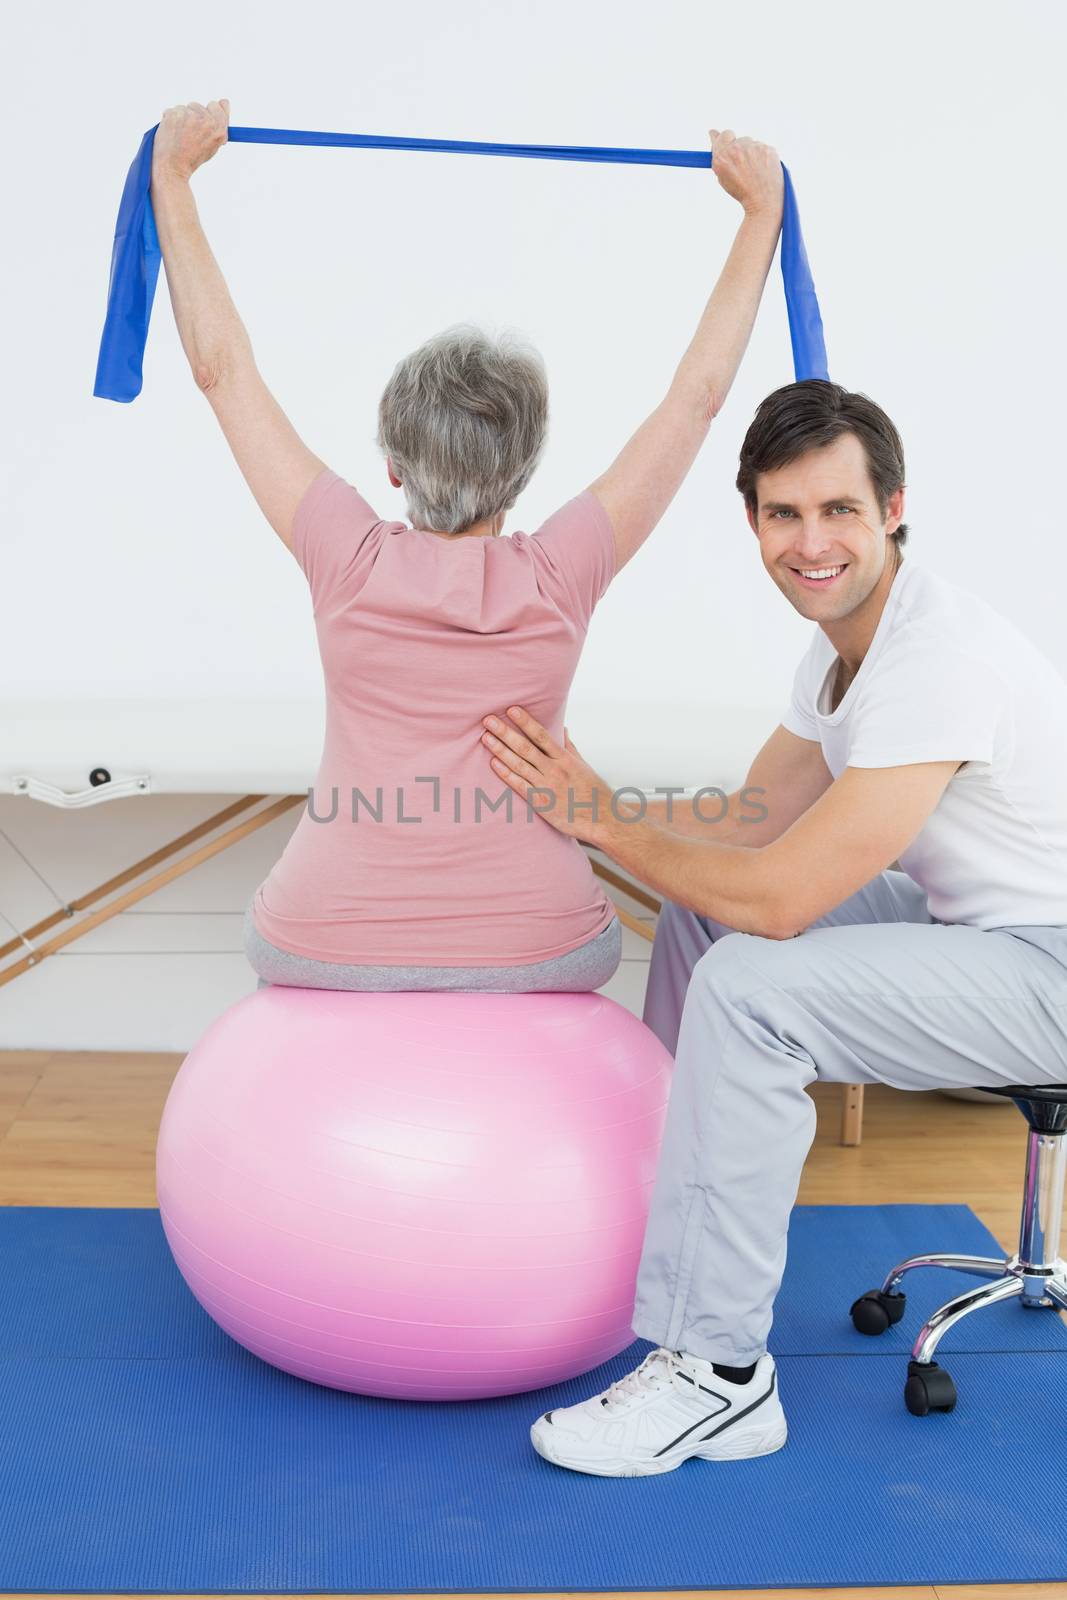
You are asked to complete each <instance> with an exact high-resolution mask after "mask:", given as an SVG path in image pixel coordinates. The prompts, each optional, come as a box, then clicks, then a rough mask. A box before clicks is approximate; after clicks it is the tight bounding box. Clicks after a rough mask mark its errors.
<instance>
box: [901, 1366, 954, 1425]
mask: <svg viewBox="0 0 1067 1600" xmlns="http://www.w3.org/2000/svg"><path fill="white" fill-rule="evenodd" d="M904 1404H905V1405H906V1406H907V1408H908V1410H909V1411H910V1412H911V1414H912V1416H913V1417H926V1416H929V1414H930V1412H931V1411H953V1410H954V1409H955V1406H956V1385H955V1384H954V1383H953V1381H952V1379H951V1378H950V1377H949V1375H948V1373H947V1372H946V1371H945V1369H944V1367H939V1366H938V1364H937V1362H936V1361H909V1362H908V1381H907V1383H906V1384H905V1385H904Z"/></svg>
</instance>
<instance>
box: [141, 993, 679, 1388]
mask: <svg viewBox="0 0 1067 1600" xmlns="http://www.w3.org/2000/svg"><path fill="white" fill-rule="evenodd" d="M672 1067H673V1062H672V1059H671V1056H670V1055H669V1053H668V1052H667V1051H666V1050H665V1049H664V1048H663V1046H662V1045H661V1044H660V1042H659V1040H658V1039H657V1038H656V1036H655V1035H654V1034H653V1033H652V1032H650V1030H649V1029H648V1028H646V1027H645V1026H644V1024H643V1023H642V1022H639V1021H638V1019H637V1018H636V1017H634V1016H633V1015H631V1013H630V1012H628V1011H626V1010H624V1009H623V1007H622V1006H619V1005H616V1004H615V1003H614V1001H611V1000H608V999H605V998H604V997H603V996H602V995H599V994H460V993H452V994H449V993H421V992H405V993H396V994H361V993H342V992H338V991H336V990H325V989H296V988H289V987H283V986H279V985H271V986H270V987H268V988H264V989H260V990H258V991H257V992H256V993H255V994H252V995H249V996H248V997H247V998H246V999H244V1000H240V1001H239V1002H238V1003H237V1004H236V1005H234V1006H231V1008H230V1009H229V1010H228V1011H226V1012H224V1013H223V1015H222V1016H221V1017H219V1018H218V1020H217V1021H216V1022H215V1023H213V1025H212V1026H211V1027H210V1028H209V1029H208V1031H207V1033H206V1034H205V1035H204V1037H203V1039H201V1040H200V1042H199V1043H198V1044H197V1045H196V1046H195V1047H194V1048H193V1049H192V1050H191V1051H190V1053H189V1055H188V1056H187V1057H186V1059H185V1061H184V1062H183V1063H182V1066H181V1068H180V1070H179V1072H178V1074H177V1077H176V1078H175V1080H174V1083H173V1085H172V1087H171V1091H170V1094H169V1096H168V1098H167V1103H166V1106H165V1108H164V1111H163V1118H162V1121H161V1124H160V1129H159V1142H158V1147H157V1152H156V1183H157V1191H158V1197H159V1209H160V1216H161V1219H162V1223H163V1229H164V1232H165V1233H166V1236H167V1241H168V1243H169V1245H170V1248H171V1250H172V1252H173V1254H174V1259H175V1261H176V1263H177V1265H178V1269H179V1271H180V1272H181V1274H182V1276H183V1277H184V1279H185V1281H186V1283H187V1284H188V1285H189V1288H190V1289H191V1290H192V1292H193V1294H194V1295H195V1296H196V1298H197V1300H198V1301H199V1302H200V1304H201V1305H202V1306H203V1308H204V1310H205V1311H207V1313H208V1314H209V1316H211V1317H212V1318H213V1319H214V1320H215V1322H217V1323H218V1324H219V1326H220V1327H221V1328H223V1329H224V1330H225V1331H226V1332H227V1333H228V1334H230V1335H231V1336H232V1337H233V1338H234V1339H236V1340H237V1342H238V1343H239V1344H241V1345H243V1346H244V1347H245V1349H247V1350H250V1351H252V1353H253V1354H255V1355H257V1356H260V1357H261V1358H262V1359H263V1360H264V1361H267V1362H269V1363H270V1364H271V1365H272V1366H275V1367H280V1368H281V1369H282V1370H283V1371H285V1372H290V1373H293V1374H294V1375H295V1376H297V1377H300V1378H307V1379H309V1380H310V1381H311V1382H313V1383H320V1384H325V1385H327V1386H328V1387H330V1388H334V1389H346V1390H350V1391H352V1392H354V1393H357V1394H366V1395H383V1396H388V1397H390V1398H396V1399H407V1400H469V1399H477V1398H483V1397H488V1396H491V1395H504V1394H519V1393H522V1392H524V1391H527V1390H531V1389H540V1388H543V1387H545V1386H546V1385H548V1384H554V1383H558V1382H560V1381H561V1380H562V1379H565V1378H571V1377H575V1376H577V1375H578V1374H579V1373H583V1372H588V1371H589V1370H590V1369H591V1368H593V1367H596V1366H598V1365H599V1364H600V1363H601V1362H602V1361H607V1360H608V1359H609V1358H610V1357H611V1356H614V1355H617V1354H618V1353H619V1351H621V1350H624V1349H625V1348H626V1346H627V1345H628V1344H630V1343H631V1341H632V1340H633V1338H634V1335H633V1333H632V1332H631V1328H630V1324H631V1319H632V1316H633V1305H634V1287H635V1280H636V1275H637V1265H638V1260H639V1257H640V1254H641V1245H642V1241H643V1237H644V1231H645V1224H646V1221H647V1216H648V1207H649V1202H650V1199H651V1192H652V1185H653V1181H654V1179H655V1173H656V1163H657V1157H658V1154H659V1146H660V1142H661V1139H662V1134H663V1124H664V1119H665V1113H666V1105H667V1097H668V1091H669V1088H670V1074H671V1070H672Z"/></svg>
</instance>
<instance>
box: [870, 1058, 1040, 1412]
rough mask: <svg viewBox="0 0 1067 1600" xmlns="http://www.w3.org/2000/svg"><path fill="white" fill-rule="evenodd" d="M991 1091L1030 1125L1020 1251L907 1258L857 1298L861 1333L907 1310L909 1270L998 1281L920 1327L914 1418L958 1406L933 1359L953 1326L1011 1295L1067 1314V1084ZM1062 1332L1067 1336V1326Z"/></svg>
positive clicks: (912, 1380) (911, 1392)
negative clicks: (1063, 1245)
mask: <svg viewBox="0 0 1067 1600" xmlns="http://www.w3.org/2000/svg"><path fill="white" fill-rule="evenodd" d="M986 1093H989V1094H998V1095H1005V1096H1007V1097H1008V1098H1009V1099H1011V1100H1014V1102H1015V1104H1016V1106H1017V1107H1018V1108H1019V1110H1020V1111H1021V1112H1022V1113H1023V1115H1024V1116H1025V1117H1026V1120H1027V1122H1028V1123H1029V1125H1030V1134H1029V1139H1028V1141H1027V1149H1026V1173H1025V1177H1024V1182H1023V1210H1022V1221H1021V1225H1020V1230H1019V1248H1018V1250H1017V1251H1016V1253H1015V1254H1014V1255H1013V1256H1008V1257H1001V1258H999V1259H998V1258H995V1257H992V1256H966V1255H921V1256H909V1258H908V1259H907V1260H906V1261H901V1262H898V1264H897V1265H896V1266H895V1267H894V1268H893V1270H892V1271H891V1272H890V1273H889V1274H888V1275H887V1276H886V1278H885V1280H884V1282H883V1283H882V1286H881V1288H880V1289H869V1290H868V1291H867V1293H866V1294H863V1295H861V1296H860V1298H859V1299H858V1300H855V1301H853V1303H852V1307H851V1309H850V1313H849V1314H850V1316H851V1318H852V1324H853V1327H855V1328H856V1330H857V1331H858V1332H859V1333H864V1334H867V1335H869V1336H876V1335H877V1334H880V1333H884V1332H885V1331H886V1329H887V1328H890V1327H892V1326H893V1325H894V1324H895V1323H897V1322H899V1321H900V1319H901V1317H902V1316H903V1315H904V1308H905V1305H906V1296H905V1295H904V1294H903V1293H901V1292H900V1290H899V1288H898V1285H899V1284H900V1282H901V1281H902V1279H903V1277H904V1274H905V1273H907V1272H912V1271H914V1269H915V1268H916V1267H941V1268H943V1269H945V1270H947V1271H950V1272H962V1273H966V1274H969V1275H970V1276H972V1277H975V1276H976V1277H980V1278H989V1279H991V1280H992V1281H991V1282H989V1283H985V1284H982V1285H981V1286H980V1287H978V1288H974V1289H969V1290H967V1291H966V1292H965V1293H963V1294H960V1295H957V1296H956V1298H955V1299H954V1300H949V1301H948V1302H947V1303H946V1304H945V1305H943V1306H940V1307H939V1308H938V1309H937V1310H936V1311H935V1312H934V1313H933V1314H932V1316H930V1317H928V1318H927V1320H926V1322H925V1323H924V1324H923V1326H922V1328H920V1330H919V1334H918V1337H917V1338H916V1340H915V1343H914V1345H913V1346H912V1352H911V1360H910V1361H909V1363H908V1380H907V1383H906V1385H905V1389H904V1403H905V1405H906V1406H907V1408H908V1410H909V1411H910V1412H912V1414H913V1415H915V1416H920V1417H924V1416H927V1415H928V1414H929V1413H930V1412H931V1411H951V1410H952V1409H953V1408H954V1406H955V1404H956V1389H955V1385H954V1384H953V1382H952V1379H951V1377H950V1376H949V1374H948V1373H947V1372H946V1371H945V1370H944V1368H943V1367H939V1366H938V1364H937V1362H936V1361H935V1360H934V1359H933V1356H934V1351H935V1350H936V1349H937V1347H938V1345H939V1344H940V1342H941V1340H942V1339H943V1338H944V1336H945V1334H946V1333H947V1332H948V1330H949V1329H950V1328H952V1327H954V1326H955V1324H956V1323H957V1322H959V1321H961V1320H962V1318H964V1317H966V1316H970V1314H971V1312H972V1311H979V1310H981V1308H982V1307H983V1306H989V1305H995V1304H997V1303H998V1302H999V1301H1001V1300H1012V1299H1018V1301H1019V1304H1020V1305H1021V1306H1022V1307H1024V1308H1025V1309H1028V1310H1038V1309H1048V1310H1060V1311H1067V1262H1065V1261H1064V1259H1063V1257H1062V1256H1061V1255H1060V1253H1059V1252H1060V1236H1061V1230H1062V1225H1063V1199H1064V1175H1065V1164H1067V1084H1056V1085H1041V1086H1036V1087H1032V1088H1012V1089H989V1090H987V1091H986ZM1064 1337H1065V1341H1067V1330H1065V1334H1064Z"/></svg>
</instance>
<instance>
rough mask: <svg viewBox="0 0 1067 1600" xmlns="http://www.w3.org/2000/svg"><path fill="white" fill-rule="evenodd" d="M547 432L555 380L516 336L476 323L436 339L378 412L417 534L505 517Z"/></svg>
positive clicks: (394, 383) (392, 386)
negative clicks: (550, 386) (500, 514)
mask: <svg viewBox="0 0 1067 1600" xmlns="http://www.w3.org/2000/svg"><path fill="white" fill-rule="evenodd" d="M547 431H548V379H547V376H546V374H545V367H544V362H543V361H542V359H541V356H540V355H539V354H538V352H537V351H536V350H535V349H534V348H533V347H532V345H529V344H527V343H526V342H525V341H524V340H523V339H522V338H521V337H520V336H518V335H516V334H515V333H514V332H512V331H507V332H505V333H503V334H501V335H498V336H496V337H493V336H492V335H489V334H487V333H485V332H484V331H483V330H482V329H481V328H478V327H476V326H475V325H474V324H472V323H458V324H457V325H456V326H454V327H452V328H446V329H445V331H444V332H443V333H438V334H435V335H434V337H433V338H431V339H427V341H426V343H425V344H423V345H420V346H419V348H418V349H417V350H414V351H412V353H411V355H408V356H405V357H404V359H403V360H402V361H400V362H399V363H398V364H397V366H396V368H395V369H394V371H393V375H392V377H391V378H390V379H389V382H388V383H387V384H386V386H385V393H384V394H383V395H382V398H381V401H380V402H379V405H378V440H377V442H378V445H379V447H380V448H381V449H382V450H383V451H384V452H385V453H386V454H387V455H388V456H389V457H390V458H391V459H392V463H393V470H394V472H395V474H396V476H397V477H398V478H399V479H400V481H401V483H402V484H403V486H404V491H405V495H406V498H407V513H408V520H409V521H410V522H411V523H412V525H413V526H414V527H416V528H432V529H433V530H434V531H435V532H438V533H464V532H465V531H466V530H467V529H468V528H471V527H473V526H474V524H475V523H476V522H481V521H483V520H484V519H486V518H487V517H493V516H495V515H496V514H497V512H499V511H507V510H508V509H509V508H510V507H511V506H513V505H514V504H515V501H516V500H517V499H518V497H519V495H520V493H521V492H522V490H523V489H524V488H525V487H526V485H527V483H529V481H530V478H531V477H532V476H533V472H534V468H535V467H536V466H537V463H538V461H539V460H540V457H541V452H542V450H543V448H544V444H545V437H546V434H547Z"/></svg>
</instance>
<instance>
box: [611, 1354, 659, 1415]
mask: <svg viewBox="0 0 1067 1600" xmlns="http://www.w3.org/2000/svg"><path fill="white" fill-rule="evenodd" d="M677 1366H678V1357H677V1356H676V1355H675V1353H674V1351H673V1350H653V1351H652V1352H651V1353H650V1354H649V1355H647V1356H646V1357H645V1359H644V1360H643V1361H642V1363H641V1365H640V1366H639V1367H635V1368H634V1370H633V1371H632V1372H628V1373H627V1374H626V1376H625V1378H618V1379H616V1381H615V1382H614V1383H613V1384H612V1385H611V1387H610V1388H608V1389H605V1390H604V1393H603V1394H602V1395H601V1397H600V1404H601V1405H602V1406H606V1407H607V1409H608V1410H609V1411H614V1410H617V1409H618V1407H619V1406H620V1405H623V1404H625V1403H626V1402H627V1401H629V1400H632V1399H634V1398H635V1397H636V1396H639V1395H643V1394H649V1393H651V1392H652V1391H653V1390H655V1389H664V1388H667V1387H669V1385H670V1383H671V1379H672V1378H673V1376H674V1372H675V1369H676V1368H677Z"/></svg>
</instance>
